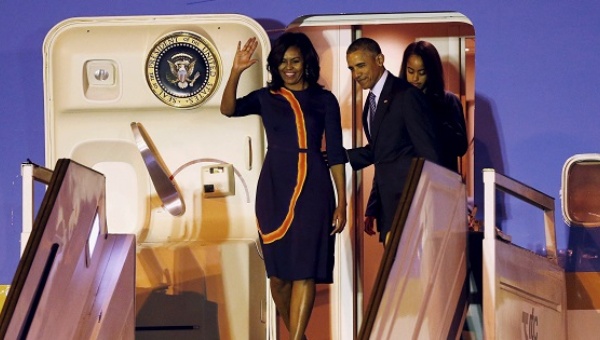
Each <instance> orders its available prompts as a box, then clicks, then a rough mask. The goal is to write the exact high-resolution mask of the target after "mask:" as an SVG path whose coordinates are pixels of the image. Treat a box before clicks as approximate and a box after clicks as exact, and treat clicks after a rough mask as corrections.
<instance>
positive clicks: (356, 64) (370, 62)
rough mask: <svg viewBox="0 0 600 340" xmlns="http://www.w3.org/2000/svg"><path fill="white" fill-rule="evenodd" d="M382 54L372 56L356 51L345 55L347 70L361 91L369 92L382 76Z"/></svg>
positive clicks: (362, 51) (368, 53) (369, 53)
mask: <svg viewBox="0 0 600 340" xmlns="http://www.w3.org/2000/svg"><path fill="white" fill-rule="evenodd" d="M383 59H384V58H383V54H374V53H371V52H368V51H365V50H358V51H354V52H351V53H349V54H347V55H346V61H347V62H348V69H349V70H350V72H352V79H354V80H355V81H356V82H357V83H358V84H359V85H360V86H361V87H362V88H363V90H370V89H372V88H373V86H375V84H377V81H378V80H379V78H381V75H382V74H383V71H384V68H383Z"/></svg>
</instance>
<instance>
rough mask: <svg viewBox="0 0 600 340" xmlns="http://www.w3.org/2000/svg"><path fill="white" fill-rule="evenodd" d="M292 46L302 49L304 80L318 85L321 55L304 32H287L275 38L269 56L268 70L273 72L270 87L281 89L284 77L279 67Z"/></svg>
mask: <svg viewBox="0 0 600 340" xmlns="http://www.w3.org/2000/svg"><path fill="white" fill-rule="evenodd" d="M292 46H295V47H297V48H298V49H299V50H300V54H302V59H304V75H303V79H304V81H305V82H307V83H308V86H309V87H311V86H314V85H318V83H317V82H318V81H319V77H320V74H321V67H320V66H319V55H318V54H317V51H316V50H315V47H314V46H313V44H312V42H311V41H310V39H309V38H308V37H307V36H306V34H304V33H299V32H286V33H283V34H282V35H281V36H279V38H277V39H276V40H275V42H274V43H273V47H272V48H271V52H269V56H268V57H267V71H269V73H271V81H270V82H269V84H268V85H269V88H270V89H273V90H279V89H280V88H281V87H282V86H283V79H282V78H281V75H279V70H278V68H279V65H280V64H281V62H282V60H283V56H284V55H285V51H287V49H288V48H290V47H292Z"/></svg>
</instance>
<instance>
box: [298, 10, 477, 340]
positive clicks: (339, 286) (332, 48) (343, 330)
mask: <svg viewBox="0 0 600 340" xmlns="http://www.w3.org/2000/svg"><path fill="white" fill-rule="evenodd" d="M288 30H295V31H302V32H304V33H306V34H307V35H308V36H309V37H310V38H311V40H312V41H313V43H314V45H315V48H316V49H317V52H318V53H319V56H320V58H321V70H322V71H321V81H320V82H321V84H323V85H324V86H325V87H326V88H328V89H330V90H331V91H332V92H333V93H334V94H335V95H336V96H337V98H338V100H339V101H340V107H341V111H342V128H343V130H344V145H345V147H346V148H352V147H357V146H361V145H364V144H365V143H366V138H365V137H364V133H363V127H362V119H361V115H362V109H363V105H364V100H366V93H363V91H362V90H361V89H360V88H359V87H357V86H355V85H354V84H353V81H352V79H351V75H350V72H349V71H348V69H347V64H346V59H345V51H346V48H347V47H348V46H349V44H350V43H351V42H352V41H353V40H354V39H356V38H359V37H370V38H373V39H375V40H376V41H378V43H379V44H380V46H381V48H382V52H383V54H384V55H385V65H386V68H387V69H388V70H389V71H390V72H391V73H393V74H394V75H398V74H399V70H400V65H401V63H402V54H403V52H404V49H405V48H406V46H407V45H408V44H409V43H411V42H413V41H417V40H427V41H429V42H431V43H433V44H434V45H435V46H436V48H437V49H438V51H439V53H440V56H441V58H442V62H443V66H444V71H445V75H444V76H445V81H446V85H447V90H449V91H451V92H453V93H454V94H456V95H457V96H458V97H459V98H460V100H461V103H462V105H463V110H464V113H465V122H466V124H467V136H468V141H469V148H468V150H467V153H466V154H465V156H463V157H462V158H461V160H460V166H459V171H460V174H461V176H462V178H463V180H464V182H465V184H466V191H467V196H468V197H469V198H472V197H473V195H474V184H473V183H474V182H473V181H474V170H473V168H474V161H473V160H474V144H473V140H474V122H475V115H474V113H475V76H474V75H475V31H474V27H473V25H472V23H471V22H470V20H469V19H468V18H466V17H465V16H464V15H462V14H460V13H455V12H448V13H390V14H348V15H320V16H306V17H301V18H298V19H297V20H295V21H294V22H293V23H292V24H290V25H289V26H288ZM364 92H366V91H364ZM347 174H349V176H348V181H349V184H348V186H349V188H350V190H349V193H350V195H349V197H350V200H349V202H348V204H349V208H350V209H349V214H350V215H351V216H349V218H348V220H349V221H350V223H349V228H348V230H349V232H347V233H344V234H345V235H343V237H341V238H340V241H338V242H339V250H338V252H337V253H336V259H337V262H336V273H335V274H334V275H335V279H334V282H335V283H334V285H332V286H331V287H325V288H321V290H319V291H318V293H317V299H318V300H317V301H316V303H315V310H314V312H313V316H312V317H311V322H310V324H309V330H308V333H307V334H308V336H309V337H311V335H313V337H315V336H316V338H317V339H319V338H321V337H323V336H325V334H323V332H322V331H316V330H317V329H320V330H322V329H331V331H330V335H331V336H330V337H324V338H323V339H328V338H331V339H348V338H353V337H355V336H356V334H358V327H359V326H360V324H361V320H362V318H363V315H364V314H365V312H366V308H367V306H368V303H369V298H370V296H371V294H372V291H373V289H374V286H375V284H376V282H375V279H376V276H377V271H378V268H379V265H380V263H381V259H382V256H383V253H384V248H383V246H382V244H381V243H379V241H378V237H376V236H374V237H369V236H367V235H366V234H365V233H364V232H363V216H364V210H365V206H366V203H367V199H368V196H369V192H370V190H371V183H372V179H373V167H368V168H365V169H363V170H362V171H359V172H352V170H351V168H350V167H349V166H348V168H347ZM350 174H351V175H350ZM465 228H466V226H465ZM350 296H351V297H352V300H351V301H350V299H349V297H350ZM311 338H312V337H311Z"/></svg>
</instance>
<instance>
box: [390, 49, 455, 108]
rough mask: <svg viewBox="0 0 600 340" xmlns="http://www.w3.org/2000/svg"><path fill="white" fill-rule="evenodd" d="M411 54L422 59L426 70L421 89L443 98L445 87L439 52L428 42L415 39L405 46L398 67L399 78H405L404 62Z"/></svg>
mask: <svg viewBox="0 0 600 340" xmlns="http://www.w3.org/2000/svg"><path fill="white" fill-rule="evenodd" d="M413 54H414V55H418V56H419V57H421V59H423V66H424V67H425V71H426V72H427V82H426V83H425V86H424V87H423V91H425V90H426V91H427V94H429V95H433V96H441V97H442V98H443V95H444V89H445V84H444V68H443V67H442V60H441V59H440V54H439V53H438V51H437V49H436V48H435V46H433V44H431V43H430V42H427V41H416V42H413V43H411V44H410V45H408V46H407V47H406V49H405V50H404V56H403V57H402V66H401V67H400V78H404V79H406V63H407V62H408V58H410V56H411V55H413Z"/></svg>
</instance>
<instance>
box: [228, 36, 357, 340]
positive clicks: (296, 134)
mask: <svg viewBox="0 0 600 340" xmlns="http://www.w3.org/2000/svg"><path fill="white" fill-rule="evenodd" d="M257 46H258V42H257V40H256V38H251V39H249V40H248V41H247V42H246V43H245V44H244V46H243V47H242V46H241V42H239V43H238V47H237V51H236V54H235V57H234V62H233V66H232V69H231V74H230V77H229V80H228V82H227V84H226V86H225V90H224V92H223V98H222V101H221V113H222V114H224V115H226V116H245V115H249V114H258V115H260V116H261V118H262V121H263V125H264V128H265V131H266V135H267V145H268V150H267V153H266V156H265V160H264V164H263V167H262V169H261V173H260V178H259V181H258V188H257V194H256V217H257V223H258V232H259V235H260V241H261V245H262V249H263V255H264V261H265V266H266V270H267V275H268V277H269V279H270V286H271V293H272V296H273V300H274V301H275V305H276V306H277V310H278V312H279V314H280V315H281V317H282V319H283V321H284V323H285V325H286V327H287V328H288V330H289V332H290V336H291V338H292V339H303V338H304V332H305V330H306V326H307V324H308V320H309V319H310V314H311V312H312V308H313V305H314V300H315V284H316V283H332V282H333V265H334V245H335V234H336V233H340V232H341V231H342V230H343V228H344V226H345V224H346V191H345V173H344V163H345V162H346V161H347V159H346V154H345V150H344V148H343V146H342V131H341V121H340V108H339V104H338V102H337V99H336V98H335V96H334V95H333V94H332V93H331V92H330V91H327V90H325V89H324V88H323V87H322V86H321V85H319V84H318V83H317V81H318V79H319V73H320V67H319V57H318V55H317V53H316V51H315V49H314V47H313V45H312V43H311V42H310V40H309V39H308V37H307V36H306V35H304V34H303V33H289V32H288V33H284V34H283V35H281V36H280V37H279V38H278V39H277V40H276V41H275V42H274V44H273V48H272V50H271V52H270V53H269V56H268V58H267V64H268V70H269V72H270V73H271V79H272V80H271V82H269V84H268V86H267V87H265V88H261V89H258V90H256V91H253V92H251V93H250V94H248V95H246V96H244V97H242V98H239V99H237V98H236V91H237V87H238V83H239V79H240V76H241V74H242V73H243V71H244V70H246V69H247V68H249V67H250V66H252V65H253V64H255V63H256V62H257V60H256V59H252V55H253V53H254V51H255V50H256V48H257ZM323 136H325V139H324V141H325V145H326V152H327V156H326V158H327V160H325V158H324V157H323V154H322V152H321V146H322V144H323ZM332 178H333V184H334V185H332ZM334 187H335V192H334ZM336 193H337V204H336Z"/></svg>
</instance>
